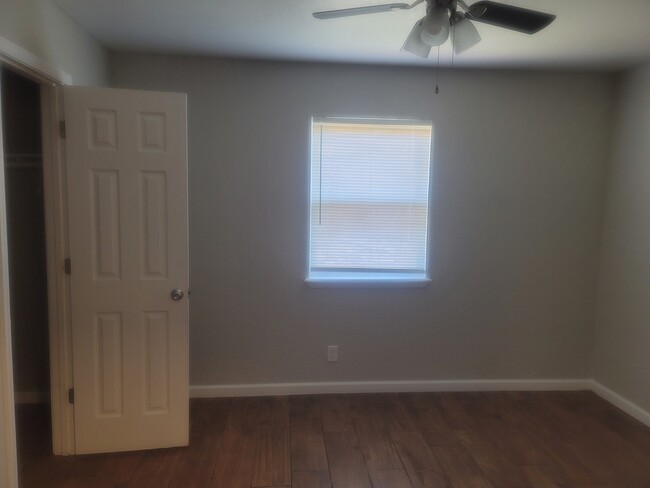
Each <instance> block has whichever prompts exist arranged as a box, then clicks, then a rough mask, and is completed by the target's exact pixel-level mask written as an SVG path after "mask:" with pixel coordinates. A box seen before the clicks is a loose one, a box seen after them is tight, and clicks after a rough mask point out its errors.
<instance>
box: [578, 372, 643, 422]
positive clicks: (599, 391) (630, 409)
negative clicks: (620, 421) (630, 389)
mask: <svg viewBox="0 0 650 488" xmlns="http://www.w3.org/2000/svg"><path fill="white" fill-rule="evenodd" d="M591 390H593V392H594V393H595V394H596V395H598V396H599V397H601V398H602V399H604V400H606V401H608V402H609V403H611V404H612V405H614V406H616V407H618V408H620V409H621V410H623V411H624V412H625V413H627V414H628V415H630V416H632V417H634V418H635V419H637V420H638V421H639V422H641V423H643V424H645V425H647V426H648V427H650V412H648V411H646V410H644V409H643V408H641V407H639V406H638V405H637V404H636V403H633V402H631V401H630V400H628V399H626V398H624V397H622V396H621V395H619V394H618V393H616V392H615V391H612V390H610V389H609V388H607V387H606V386H604V385H602V384H600V383H598V381H596V380H592V381H591Z"/></svg>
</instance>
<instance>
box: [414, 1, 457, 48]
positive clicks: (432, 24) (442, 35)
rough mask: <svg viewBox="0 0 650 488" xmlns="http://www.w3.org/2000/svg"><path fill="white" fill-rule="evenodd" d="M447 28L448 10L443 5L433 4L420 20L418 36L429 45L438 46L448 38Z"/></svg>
mask: <svg viewBox="0 0 650 488" xmlns="http://www.w3.org/2000/svg"><path fill="white" fill-rule="evenodd" d="M449 29H450V27H449V12H448V11H447V9H446V8H444V7H440V6H435V7H433V8H431V9H430V10H429V12H427V16H426V17H425V18H424V20H423V21H422V30H421V32H420V38H421V39H422V42H424V43H425V44H428V45H429V46H440V45H442V44H444V43H445V42H447V39H449Z"/></svg>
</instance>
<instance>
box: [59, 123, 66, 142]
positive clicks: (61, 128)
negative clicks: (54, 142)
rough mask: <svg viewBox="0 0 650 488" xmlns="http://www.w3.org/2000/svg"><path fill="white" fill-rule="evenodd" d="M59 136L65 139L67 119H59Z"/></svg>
mask: <svg viewBox="0 0 650 488" xmlns="http://www.w3.org/2000/svg"><path fill="white" fill-rule="evenodd" d="M59 137H60V138H61V139H65V120H59Z"/></svg>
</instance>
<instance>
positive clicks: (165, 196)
mask: <svg viewBox="0 0 650 488" xmlns="http://www.w3.org/2000/svg"><path fill="white" fill-rule="evenodd" d="M64 103H65V121H66V161H67V173H68V205H69V210H70V212H69V214H70V218H69V220H70V221H69V225H70V258H71V300H72V309H71V317H72V344H73V363H74V366H73V368H74V417H75V444H76V452H77V453H78V454H82V453H92V452H111V451H126V450H135V449H151V448H161V447H172V446H180V445H187V443H188V430H189V420H188V402H189V392H188V389H189V385H188V315H189V314H188V312H189V306H188V300H187V296H183V297H180V293H178V294H176V296H175V297H174V299H173V298H172V295H173V293H172V290H176V289H178V290H180V291H182V293H183V294H185V295H187V287H188V282H189V277H188V224H187V114H186V96H185V95H184V94H177V93H159V92H145V91H133V90H116V89H108V88H86V87H66V88H64Z"/></svg>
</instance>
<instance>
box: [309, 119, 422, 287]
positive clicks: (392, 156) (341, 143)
mask: <svg viewBox="0 0 650 488" xmlns="http://www.w3.org/2000/svg"><path fill="white" fill-rule="evenodd" d="M431 135H432V125H431V123H430V122H419V121H412V120H409V121H406V120H384V119H358V120H357V119H342V118H314V119H312V133H311V137H312V141H311V199H310V200H311V201H310V207H311V208H310V215H311V217H310V219H311V225H310V252H309V276H308V279H307V281H308V282H310V283H316V284H318V283H325V284H326V283H355V282H361V283H373V282H375V283H378V282H389V283H425V282H427V281H428V280H427V267H426V265H427V252H426V249H427V224H428V220H429V219H428V217H429V175H430V167H431Z"/></svg>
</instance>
